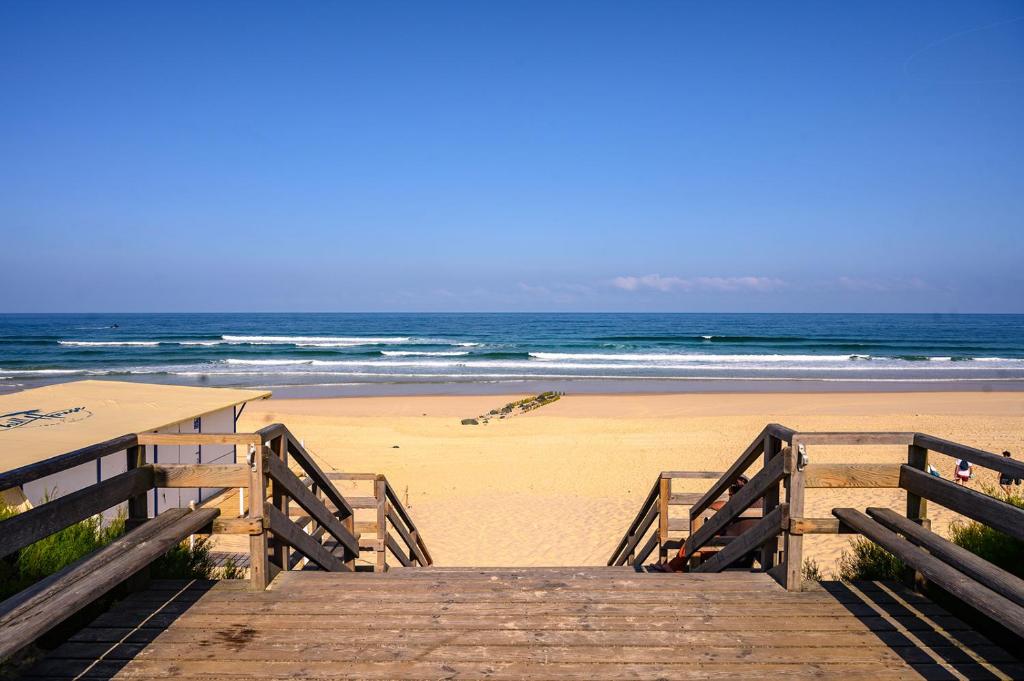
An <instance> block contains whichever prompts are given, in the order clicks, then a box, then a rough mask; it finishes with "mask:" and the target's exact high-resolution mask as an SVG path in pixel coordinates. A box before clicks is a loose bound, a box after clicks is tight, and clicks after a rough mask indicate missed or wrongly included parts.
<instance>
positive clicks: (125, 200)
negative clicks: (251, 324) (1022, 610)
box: [0, 0, 1024, 312]
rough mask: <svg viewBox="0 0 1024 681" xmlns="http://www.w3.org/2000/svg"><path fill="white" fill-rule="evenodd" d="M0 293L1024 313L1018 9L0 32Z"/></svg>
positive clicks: (110, 24)
mask: <svg viewBox="0 0 1024 681" xmlns="http://www.w3.org/2000/svg"><path fill="white" fill-rule="evenodd" d="M0 290H2V295H0V311H7V312H24V311H188V310H193V311H206V310H209V311H232V310H254V311H264V310H266V311H273V310H286V311H304V310H331V311H348V310H351V311H364V310H382V311H398V310H411V311H420V310H422V311H431V310H448V311H461V310H498V311H501V310H513V311H514V310H524V311H544V310H579V311H591V310H650V311H660V310H665V311H748V310H749V311H882V312H884V311H947V312H949V311H960V312H1024V4H1022V3H1021V2H941V3H936V2H930V1H929V2H878V3H872V2H851V3H838V2H804V3H763V2H730V3H717V2H704V3H699V4H698V3H690V2H650V3H627V2H597V1H595V0H586V1H585V2H552V1H545V2H537V3H529V2H507V3H506V2H497V1H494V2H465V3H456V2H408V3H392V2H389V3H376V2H362V3H341V2H323V3H315V2H303V3H275V4H270V3H261V2H212V3H211V2H197V3H188V2H164V3H151V2H141V3H140V2H126V3H103V2H99V3H94V2H77V1H76V2H66V3H61V2H47V1H42V0H40V1H35V0H25V1H23V2H13V1H12V2H5V3H3V4H2V5H0Z"/></svg>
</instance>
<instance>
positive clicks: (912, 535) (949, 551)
mask: <svg viewBox="0 0 1024 681" xmlns="http://www.w3.org/2000/svg"><path fill="white" fill-rule="evenodd" d="M868 515H869V516H871V517H872V518H873V519H874V520H875V521H876V522H878V523H880V524H881V525H884V526H885V527H887V528H889V529H890V530H892V531H893V532H899V533H900V534H902V535H903V536H904V537H906V538H907V539H908V540H910V541H911V542H913V543H914V544H917V545H918V546H921V547H923V548H925V549H927V550H928V552H929V553H931V554H932V555H933V556H935V557H936V558H938V559H939V560H941V561H942V562H944V563H946V564H948V565H950V566H952V567H954V568H956V569H957V570H959V571H960V572H962V573H964V574H965V575H967V576H968V577H971V578H972V579H976V580H978V581H979V582H981V583H982V584H984V585H985V586H987V587H988V588H990V589H992V590H993V591H995V592H996V593H998V594H1001V595H1003V596H1005V597H1006V598H1009V599H1010V600H1011V601H1013V602H1014V603H1016V604H1017V605H1019V606H1022V607H1024V579H1021V578H1020V577H1017V576H1016V575H1014V574H1011V573H1009V572H1007V571H1006V570H1003V569H1001V568H999V567H996V566H995V565H993V564H992V563H989V562H988V561H987V560H985V559H984V558H981V557H979V556H977V555H976V554H973V553H971V552H970V551H968V550H967V549H965V548H963V547H961V546H957V545H956V544H954V543H953V542H951V541H949V540H947V539H944V538H942V537H940V536H939V535H937V534H935V533H934V532H930V531H928V530H926V529H925V528H923V527H921V526H920V525H918V524H917V523H915V522H914V521H912V520H908V519H907V518H904V517H903V516H901V515H900V514H898V513H896V512H895V511H893V510H892V509H891V508H869V509H868Z"/></svg>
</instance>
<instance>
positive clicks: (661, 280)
mask: <svg viewBox="0 0 1024 681" xmlns="http://www.w3.org/2000/svg"><path fill="white" fill-rule="evenodd" d="M611 284H612V286H614V287H615V288H618V289H622V290H623V291H644V290H649V291H661V292H663V293H669V292H671V291H680V292H683V293H691V292H695V291H712V292H734V291H762V292H763V291H774V290H776V289H779V288H782V287H783V286H785V282H783V281H782V280H781V279H775V278H773V277H691V278H683V277H663V276H662V275H660V274H645V275H643V276H639V277H638V276H622V277H615V278H614V279H612V281H611Z"/></svg>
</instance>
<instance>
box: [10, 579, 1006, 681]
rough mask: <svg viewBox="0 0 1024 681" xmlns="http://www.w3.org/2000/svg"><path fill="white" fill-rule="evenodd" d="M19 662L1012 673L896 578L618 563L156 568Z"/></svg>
mask: <svg viewBox="0 0 1024 681" xmlns="http://www.w3.org/2000/svg"><path fill="white" fill-rule="evenodd" d="M29 676H33V677H45V678H55V679H70V678H81V679H110V678H118V679H122V678H123V679H150V678H168V677H173V678H179V679H214V678H216V679H224V678H266V679H286V678H287V679H293V678H313V679H328V678H329V679H468V678H474V679H475V678H489V679H579V680H584V679H585V680H588V681H589V680H594V679H622V678H634V679H668V678H671V679H750V678H785V679H803V678H843V679H870V681H882V680H883V679H911V678H912V679H917V678H935V679H939V678H972V679H973V678H1024V665H1021V664H1020V663H1019V662H1015V661H1014V660H1013V658H1012V657H1010V655H1009V654H1008V653H1007V652H1005V651H1004V650H1003V649H1001V648H998V647H996V646H993V645H992V644H990V643H989V642H988V641H987V640H986V639H985V638H984V637H983V636H981V635H980V634H978V633H976V632H974V631H972V630H971V629H970V628H969V627H968V626H966V625H964V624H963V623H962V622H960V621H959V620H957V619H956V618H953V617H951V616H949V615H948V614H947V613H946V612H945V611H943V610H942V609H941V608H939V607H937V606H936V605H934V604H932V603H931V602H929V601H928V600H927V599H924V598H923V597H921V596H918V595H916V594H913V593H911V592H909V591H906V590H904V589H902V588H901V587H894V586H891V585H883V584H876V583H858V584H849V585H844V584H831V585H826V586H825V587H823V588H818V589H814V590H809V591H803V592H788V591H786V590H785V589H784V588H782V587H781V586H779V585H778V584H777V583H776V582H775V581H774V580H773V579H772V578H771V577H769V576H768V575H766V574H764V573H752V572H725V573H721V574H686V575H680V574H648V573H643V572H636V571H635V570H633V569H632V568H626V567H588V568H508V569H469V568H447V569H446V568H432V567H424V568H418V569H401V568H398V569H394V570H392V571H390V572H388V573H386V574H385V573H358V572H356V573H343V572H342V573H333V572H303V571H297V572H296V571H291V572H288V571H286V572H281V573H280V574H279V575H278V576H277V577H276V578H275V579H274V580H273V582H272V583H271V584H270V587H269V589H268V590H266V591H261V592H253V591H251V590H249V589H248V585H247V584H246V583H244V582H240V581H235V582H231V581H223V582H219V583H214V582H207V583H191V584H183V583H169V582H156V583H154V584H153V585H152V587H151V588H150V589H149V590H147V591H145V592H142V593H138V594H136V595H134V596H132V597H131V598H129V599H128V600H126V601H124V602H123V603H121V604H120V605H119V607H117V608H115V609H114V610H112V611H110V612H108V613H106V614H104V615H101V616H100V617H99V618H98V619H96V620H95V621H94V622H93V623H92V625H91V626H89V627H88V628H86V629H84V630H82V631H80V632H79V633H78V634H77V635H75V636H74V637H73V638H72V639H71V640H70V641H69V642H67V643H65V644H64V645H62V646H61V647H60V648H58V649H56V650H55V651H54V652H53V653H51V654H50V655H49V657H48V658H47V659H46V660H44V661H43V662H42V663H40V664H39V665H38V666H37V667H36V668H35V669H34V670H31V672H30V674H29Z"/></svg>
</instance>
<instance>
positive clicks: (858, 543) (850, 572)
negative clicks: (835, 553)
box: [836, 537, 904, 582]
mask: <svg viewBox="0 0 1024 681" xmlns="http://www.w3.org/2000/svg"><path fill="white" fill-rule="evenodd" d="M836 567H837V568H838V572H839V579H842V580H844V581H847V582H852V581H856V580H871V581H874V580H898V579H900V577H901V576H902V574H903V571H904V564H903V561H902V560H900V559H899V558H897V557H896V556H894V555H892V554H891V553H889V552H888V551H886V550H885V549H883V548H882V547H881V546H879V545H878V544H876V543H875V542H873V541H871V540H869V539H864V538H863V537H858V538H856V539H853V540H851V541H850V550H849V551H843V553H842V554H841V555H840V556H839V561H838V562H837V564H836Z"/></svg>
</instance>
